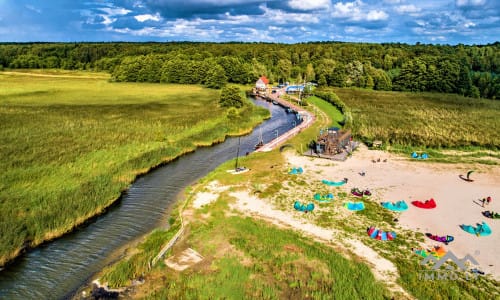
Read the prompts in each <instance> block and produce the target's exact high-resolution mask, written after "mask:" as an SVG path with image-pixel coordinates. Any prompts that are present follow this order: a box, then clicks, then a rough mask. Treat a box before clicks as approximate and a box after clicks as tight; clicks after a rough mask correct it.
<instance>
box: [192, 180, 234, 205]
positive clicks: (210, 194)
mask: <svg viewBox="0 0 500 300" xmlns="http://www.w3.org/2000/svg"><path fill="white" fill-rule="evenodd" d="M228 188H229V187H227V186H221V185H219V182H218V181H212V182H210V183H209V184H207V186H206V189H207V190H208V191H207V192H198V193H196V196H195V198H194V200H193V204H192V206H193V208H195V209H198V208H202V207H203V206H205V205H208V204H210V203H212V202H214V201H216V200H217V198H219V194H220V193H221V192H223V191H225V190H227V189H228Z"/></svg>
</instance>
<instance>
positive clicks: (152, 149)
mask: <svg viewBox="0 0 500 300" xmlns="http://www.w3.org/2000/svg"><path fill="white" fill-rule="evenodd" d="M40 74H41V75H50V76H40ZM218 97H219V91H215V90H210V89H205V88H203V87H201V86H194V85H164V84H163V85H160V84H135V83H110V82H108V80H107V78H106V77H103V75H102V74H95V75H93V74H92V73H88V74H86V75H85V76H84V75H82V74H81V72H77V73H76V74H75V72H66V73H61V72H57V74H55V75H54V73H53V72H51V73H48V74H45V73H40V72H38V73H37V74H34V75H33V74H31V73H20V74H19V73H14V74H13V73H0V124H1V128H0V153H1V156H0V169H1V170H2V172H1V174H0V199H1V201H0V235H1V236H2V240H1V242H0V266H1V265H3V264H5V263H6V262H7V261H9V260H10V259H12V258H14V257H15V256H17V255H18V254H19V253H20V252H21V251H22V249H23V248H26V247H33V246H36V245H39V244H40V243H42V242H44V241H46V240H50V239H53V238H55V237H58V236H60V235H62V234H64V233H65V232H68V231H70V230H72V229H73V228H74V227H75V226H77V225H78V224H81V223H83V222H84V221H85V220H87V219H88V218H90V217H92V216H94V215H96V214H99V213H102V212H103V211H104V209H105V208H106V207H108V206H109V205H111V204H112V203H113V202H114V201H115V200H116V199H118V197H119V196H120V194H121V192H122V191H124V190H126V189H127V188H128V187H129V185H130V183H131V182H132V181H133V180H134V179H135V177H136V176H137V175H139V174H142V173H145V172H147V171H148V170H150V169H151V168H152V167H155V166H157V165H159V164H161V163H164V162H167V161H169V160H172V159H174V158H175V157H178V156H180V155H182V154H183V153H186V152H188V151H192V150H193V149H195V147H196V146H201V145H210V144H212V143H213V142H219V141H222V140H223V139H224V138H225V136H227V135H235V134H241V133H242V132H245V131H248V130H249V129H251V128H252V127H253V126H255V125H256V124H257V123H259V122H261V121H262V120H263V119H264V118H265V117H267V116H268V112H267V111H265V110H263V109H260V108H257V107H253V106H252V105H248V106H245V107H244V108H243V109H241V110H240V111H238V114H237V119H236V120H235V119H229V118H228V116H227V115H226V110H225V109H222V108H220V107H219V106H218V104H217V102H218ZM207 112H210V113H207Z"/></svg>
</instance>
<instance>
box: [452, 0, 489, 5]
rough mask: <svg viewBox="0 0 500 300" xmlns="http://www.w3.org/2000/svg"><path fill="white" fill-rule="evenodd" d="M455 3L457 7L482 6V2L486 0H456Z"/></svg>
mask: <svg viewBox="0 0 500 300" xmlns="http://www.w3.org/2000/svg"><path fill="white" fill-rule="evenodd" d="M455 3H456V5H457V6H458V7H463V6H483V5H484V4H486V0H456V1H455Z"/></svg>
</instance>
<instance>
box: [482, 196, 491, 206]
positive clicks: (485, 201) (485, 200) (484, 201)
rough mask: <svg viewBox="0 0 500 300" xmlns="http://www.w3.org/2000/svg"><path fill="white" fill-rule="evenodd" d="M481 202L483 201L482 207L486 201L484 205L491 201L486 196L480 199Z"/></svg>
mask: <svg viewBox="0 0 500 300" xmlns="http://www.w3.org/2000/svg"><path fill="white" fill-rule="evenodd" d="M481 202H482V203H483V207H484V204H485V203H486V205H489V204H490V203H491V197H490V196H488V197H486V198H483V199H481Z"/></svg>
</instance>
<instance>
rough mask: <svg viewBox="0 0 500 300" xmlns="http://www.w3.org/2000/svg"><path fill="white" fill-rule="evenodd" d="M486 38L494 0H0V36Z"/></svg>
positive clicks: (495, 37) (491, 31)
mask: <svg viewBox="0 0 500 300" xmlns="http://www.w3.org/2000/svg"><path fill="white" fill-rule="evenodd" d="M332 40H334V41H345V42H375V43H385V42H402V43H409V44H414V43H416V42H420V43H425V44H428V43H432V44H458V43H463V44H487V43H493V42H495V41H499V40H500V0H418V1H416V0H351V1H349V0H348V1H336V0H276V1H273V0H269V1H259V0H179V1H178V0H115V1H111V0H84V1H79V0H0V42H35V41H49V42H75V41H76V42H78V41H96V42H101V41H160V42H164V41H212V42H228V41H242V42H280V43H299V42H309V41H332Z"/></svg>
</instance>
